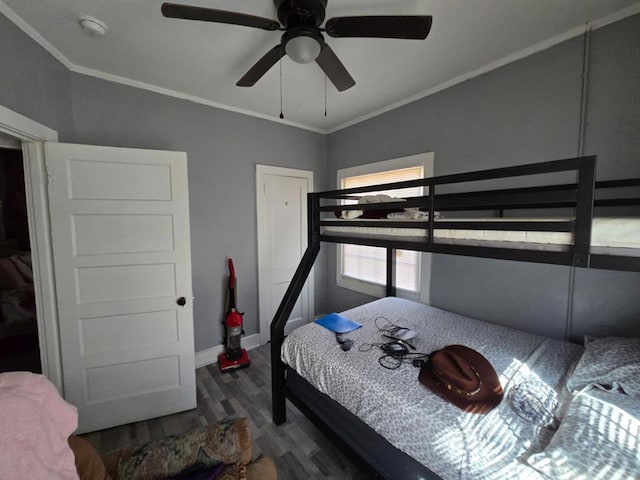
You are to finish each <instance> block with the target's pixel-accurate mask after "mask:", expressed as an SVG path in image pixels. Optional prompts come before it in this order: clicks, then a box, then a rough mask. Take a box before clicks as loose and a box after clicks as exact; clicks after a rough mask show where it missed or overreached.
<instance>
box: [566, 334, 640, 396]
mask: <svg viewBox="0 0 640 480" xmlns="http://www.w3.org/2000/svg"><path fill="white" fill-rule="evenodd" d="M589 386H595V387H598V388H602V389H606V390H614V391H622V392H624V393H626V394H628V395H633V396H636V397H640V338H619V337H608V338H600V339H596V340H593V341H592V342H589V343H587V344H586V345H585V349H584V353H583V354H582V357H581V358H580V361H579V362H578V364H577V365H576V368H575V370H574V371H573V374H572V375H571V377H570V378H569V381H568V382H567V387H568V388H569V390H571V391H572V392H574V393H575V392H577V391H579V390H582V389H584V388H586V387H589Z"/></svg>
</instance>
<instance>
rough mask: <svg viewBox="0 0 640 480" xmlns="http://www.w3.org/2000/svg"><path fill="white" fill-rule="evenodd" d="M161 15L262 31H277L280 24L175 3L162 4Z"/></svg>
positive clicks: (241, 14)
mask: <svg viewBox="0 0 640 480" xmlns="http://www.w3.org/2000/svg"><path fill="white" fill-rule="evenodd" d="M162 15H163V16H165V17H167V18H182V19H184V20H201V21H203V22H216V23H229V24H231V25H243V26H245V27H254V28H261V29H263V30H278V29H279V28H280V23H278V22H277V21H275V20H271V19H270V18H264V17H256V16H254V15H247V14H245V13H238V12H227V11H226V10H216V9H213V8H203V7H192V6H189V5H178V4H176V3H163V4H162Z"/></svg>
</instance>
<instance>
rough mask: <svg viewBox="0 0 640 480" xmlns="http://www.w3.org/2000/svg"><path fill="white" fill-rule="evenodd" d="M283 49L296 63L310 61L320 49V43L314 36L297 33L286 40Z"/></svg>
mask: <svg viewBox="0 0 640 480" xmlns="http://www.w3.org/2000/svg"><path fill="white" fill-rule="evenodd" d="M284 51H285V52H286V53H287V55H288V56H289V58H291V60H293V61H294V62H296V63H311V62H313V61H314V60H315V59H316V58H318V55H320V52H321V51H322V45H321V44H320V42H319V41H318V39H316V38H315V37H312V36H309V35H299V36H296V37H293V38H291V39H289V40H288V41H287V43H286V44H285V46H284Z"/></svg>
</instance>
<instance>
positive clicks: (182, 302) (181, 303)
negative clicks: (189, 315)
mask: <svg viewBox="0 0 640 480" xmlns="http://www.w3.org/2000/svg"><path fill="white" fill-rule="evenodd" d="M176 303H177V304H178V305H180V306H181V307H183V306H184V305H185V304H186V303H187V299H186V298H184V297H180V298H179V299H178V300H176Z"/></svg>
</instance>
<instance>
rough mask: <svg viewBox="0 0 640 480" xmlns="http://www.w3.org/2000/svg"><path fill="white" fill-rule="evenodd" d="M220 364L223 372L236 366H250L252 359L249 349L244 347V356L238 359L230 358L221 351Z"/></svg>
mask: <svg viewBox="0 0 640 480" xmlns="http://www.w3.org/2000/svg"><path fill="white" fill-rule="evenodd" d="M218 364H219V365H220V371H221V372H229V371H231V370H235V369H236V368H245V367H248V366H249V365H251V360H250V359H249V355H248V354H247V350H246V349H245V348H243V349H242V356H241V357H240V358H238V359H237V360H229V358H227V354H226V353H221V354H220V355H218Z"/></svg>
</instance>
